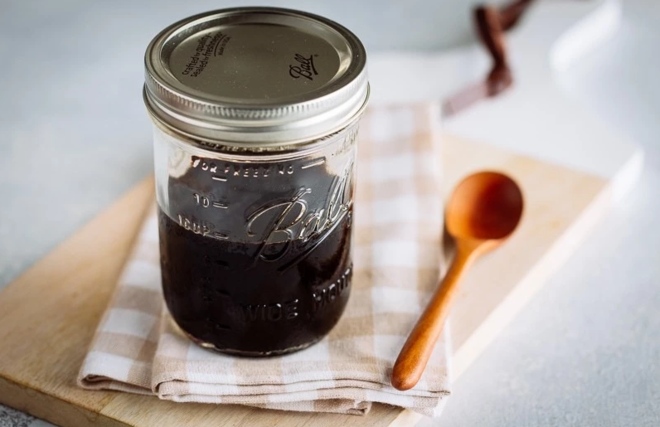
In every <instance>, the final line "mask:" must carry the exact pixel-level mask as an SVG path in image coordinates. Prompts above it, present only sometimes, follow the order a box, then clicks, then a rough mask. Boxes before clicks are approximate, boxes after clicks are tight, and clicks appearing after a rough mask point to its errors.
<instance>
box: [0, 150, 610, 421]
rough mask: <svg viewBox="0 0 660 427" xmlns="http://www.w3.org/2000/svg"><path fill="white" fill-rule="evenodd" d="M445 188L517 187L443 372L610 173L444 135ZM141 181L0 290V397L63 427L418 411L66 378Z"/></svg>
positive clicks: (108, 277) (114, 273)
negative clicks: (509, 227)
mask: <svg viewBox="0 0 660 427" xmlns="http://www.w3.org/2000/svg"><path fill="white" fill-rule="evenodd" d="M444 152H445V155H444V158H443V161H444V170H445V184H446V190H447V191H448V190H450V189H451V188H452V187H453V186H454V185H455V184H456V182H457V181H458V180H459V179H460V178H461V177H462V176H465V175H466V174H468V173H470V172H472V171H475V170H480V169H485V168H487V169H495V170H500V171H504V172H506V173H509V174H510V175H512V176H513V177H514V178H515V179H516V180H517V181H518V182H519V183H520V184H521V186H522V188H523V191H524V194H525V197H526V210H525V216H524V219H523V222H522V224H521V227H520V229H519V230H518V231H517V232H516V234H515V235H514V237H513V238H512V239H511V240H510V241H509V242H507V243H506V244H505V245H504V246H502V247H501V248H500V249H498V250H497V251H495V252H493V253H492V254H490V255H488V256H487V257H485V258H484V259H482V260H480V261H479V262H478V264H477V265H476V266H475V267H474V269H473V270H472V271H471V272H470V273H469V276H468V278H467V280H466V281H465V283H464V284H463V286H462V289H461V291H460V294H459V297H458V298H457V303H456V306H455V308H454V312H453V315H452V317H451V325H452V337H453V345H454V349H455V351H454V357H453V375H454V377H458V376H460V375H461V374H462V373H463V372H464V371H465V369H466V368H467V367H468V366H469V365H470V364H471V363H472V362H473V361H474V359H475V358H476V357H478V356H479V354H481V352H482V351H483V350H484V349H485V348H486V346H487V345H488V344H489V343H490V342H491V341H492V340H493V339H494V338H495V336H496V335H497V333H498V332H499V331H501V330H502V329H503V328H504V326H505V325H506V324H507V323H508V322H509V321H510V320H511V319H512V318H513V317H514V316H515V315H516V313H517V312H518V311H519V310H520V309H521V308H522V307H523V306H524V305H525V304H526V303H527V301H529V299H530V298H531V297H532V296H533V295H534V293H535V292H536V291H537V290H538V289H539V288H540V287H541V285H542V284H543V282H544V280H545V279H546V278H547V277H548V276H549V275H550V274H551V273H552V272H553V271H554V270H555V269H557V268H558V267H559V266H560V265H561V263H562V261H563V260H565V259H566V258H567V257H568V256H570V254H571V253H572V252H573V251H574V250H575V248H576V247H577V244H578V243H579V241H580V240H581V238H582V237H583V236H584V235H585V234H586V233H587V231H588V230H589V229H590V228H591V226H592V225H594V224H595V223H596V221H597V219H598V218H599V217H600V216H601V215H602V214H603V213H604V212H605V211H606V210H607V208H608V207H609V206H610V205H611V204H612V194H613V191H612V189H613V187H614V186H615V184H616V182H615V179H612V180H609V181H608V180H606V179H604V178H600V177H596V176H592V175H588V174H584V173H581V172H577V171H574V170H570V169H566V168H563V167H559V166H555V165H551V164H547V163H543V162H540V161H538V160H533V159H531V158H527V157H522V156H519V155H515V154H512V153H510V152H506V151H503V150H502V149H498V148H494V147H492V146H486V145H480V144H475V143H469V142H466V141H462V140H459V139H456V138H452V137H445V140H444ZM152 193H153V182H152V181H151V180H150V179H148V180H145V181H144V182H142V183H141V184H139V185H137V186H136V187H135V188H134V189H133V190H131V191H130V192H129V193H128V194H126V195H125V196H124V197H122V198H121V199H120V200H118V201H117V202H116V203H114V204H113V205H112V206H111V207H110V208H108V209H107V210H106V211H105V212H103V213H102V214H101V215H99V216H98V217H97V218H95V219H94V220H92V221H91V222H90V223H89V224H87V225H86V226H85V227H83V228H82V229H81V230H80V231H79V232H78V233H77V234H75V235H74V236H73V237H71V238H70V239H69V240H67V241H66V242H64V243H63V244H62V245H60V246H59V247H57V248H56V249H55V250H54V251H53V252H51V253H50V254H49V255H47V256H46V257H45V258H44V259H43V260H41V261H40V262H39V263H38V264H36V265H35V266H34V267H32V268H31V269H30V270H29V271H28V272H26V273H25V274H24V275H23V276H21V277H20V278H19V279H18V280H16V281H15V282H14V283H12V284H11V285H9V286H8V287H7V288H5V289H4V290H3V291H2V292H0V319H1V320H2V322H0V343H2V344H1V345H0V402H2V403H4V404H6V405H9V406H12V407H14V408H17V409H20V410H23V411H26V412H29V413H31V414H33V415H35V416H37V417H40V418H44V419H46V420H48V421H51V422H53V423H55V424H58V425H61V426H65V427H85V426H91V425H95V426H98V425H100V426H138V427H181V426H184V425H190V426H196V427H205V426H214V427H215V426H250V427H253V426H262V425H263V426H266V425H269V426H273V425H287V426H288V425H295V426H308V425H322V426H326V425H327V426H336V425H343V426H363V425H364V426H367V425H368V426H393V425H410V424H413V423H414V422H416V421H417V420H419V418H420V416H418V415H417V414H414V413H411V412H409V411H402V410H400V409H397V408H395V407H391V406H386V405H381V404H378V405H374V407H373V409H372V411H371V412H370V413H369V414H368V415H367V416H364V417H359V416H349V415H331V414H309V413H285V412H277V411H269V410H258V409H251V408H247V407H241V406H219V405H206V404H181V403H172V402H165V401H160V400H158V399H157V398H155V397H147V396H136V395H130V394H125V393H117V392H103V391H99V392H95V391H85V390H81V389H79V388H77V387H76V385H75V379H76V375H77V372H78V369H79V367H80V365H81V362H82V360H83V357H84V354H85V351H86V348H87V345H88V344H89V342H90V340H91V339H92V336H93V333H94V330H95V328H96V325H97V323H98V321H99V318H100V316H101V314H102V313H103V311H104V309H105V307H106V304H107V302H108V299H109V297H110V294H111V292H112V290H113V286H114V284H115V282H116V280H117V277H118V275H119V273H120V271H121V269H122V265H123V264H124V262H125V260H126V257H127V255H128V252H129V249H130V247H131V244H132V242H133V239H134V237H135V235H136V232H137V230H138V227H139V225H140V222H141V219H142V217H143V215H144V212H145V208H146V207H147V206H148V205H149V203H150V202H151V200H152Z"/></svg>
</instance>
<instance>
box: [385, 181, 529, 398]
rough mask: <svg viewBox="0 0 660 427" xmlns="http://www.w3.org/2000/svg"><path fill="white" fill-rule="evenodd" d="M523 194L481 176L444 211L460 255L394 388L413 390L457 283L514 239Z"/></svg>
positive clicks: (399, 365) (395, 373)
mask: <svg viewBox="0 0 660 427" xmlns="http://www.w3.org/2000/svg"><path fill="white" fill-rule="evenodd" d="M523 205H524V203H523V194H522V191H521V190H520V187H519V186H518V184H516V182H515V181H514V180H513V179H511V178H509V177H508V176H506V175H504V174H501V173H498V172H479V173H475V174H473V175H470V176H468V177H467V178H465V179H464V180H463V181H461V182H460V183H459V184H458V186H457V187H456V189H455V190H454V193H453V194H452V196H451V198H450V200H449V203H448V204H447V209H446V213H445V223H446V226H447V232H448V233H449V234H450V235H451V236H452V237H453V238H454V240H455V242H456V256H455V258H454V260H453V262H452V264H451V267H450V268H449V270H448V271H447V274H446V275H445V277H444V279H443V280H442V283H441V284H440V286H438V289H436V291H435V293H434V294H433V297H432V298H431V301H430V302H429V304H428V306H427V307H426V309H425V310H424V313H422V316H421V317H420V318H419V320H418V321H417V324H416V325H415V327H414V328H413V330H412V332H411V333H410V335H409V336H408V339H407V340H406V343H405V344H404V345H403V348H402V349H401V353H399V357H398V358H397V360H396V362H395V363H394V368H393V369H392V385H393V386H394V387H395V388H396V389H398V390H409V389H411V388H413V387H414V386H415V385H416V384H417V382H418V381H419V379H420V378H421V377H422V373H423V372H424V368H426V364H427V363H428V360H429V358H430V357H431V353H433V349H434V348H435V343H436V342H437V340H438V338H439V337H440V334H441V333H442V329H443V327H444V324H445V320H446V319H447V316H448V315H449V311H450V308H451V304H452V302H453V299H454V296H455V294H456V290H457V289H458V283H459V282H460V280H461V278H462V276H463V274H464V272H465V271H466V270H467V268H468V267H469V266H470V265H471V264H472V262H473V261H474V259H476V258H477V257H478V256H479V255H481V254H483V253H484V252H486V251H489V250H491V249H493V248H495V247H497V246H498V245H500V244H501V243H502V242H504V241H505V240H506V238H507V237H509V236H510V235H511V234H512V233H513V231H514V230H515V229H516V227H518V223H519V222H520V219H521V218H522V213H523Z"/></svg>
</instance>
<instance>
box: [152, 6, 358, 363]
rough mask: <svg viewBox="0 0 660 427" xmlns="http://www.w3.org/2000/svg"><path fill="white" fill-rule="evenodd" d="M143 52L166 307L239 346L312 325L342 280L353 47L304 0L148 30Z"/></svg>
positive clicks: (299, 340) (318, 323) (263, 349)
mask: <svg viewBox="0 0 660 427" xmlns="http://www.w3.org/2000/svg"><path fill="white" fill-rule="evenodd" d="M145 67H146V73H145V74H146V77H145V80H146V83H145V86H144V99H145V103H146V106H147V109H148V111H149V113H150V115H151V118H152V119H153V122H154V127H153V129H154V159H155V178H156V195H157V203H158V215H159V234H160V257H161V270H162V284H163V293H164V297H165V302H166V305H167V307H168V310H169V312H170V314H171V317H172V319H173V320H174V322H175V323H176V324H177V325H178V327H179V328H180V329H181V330H182V331H183V332H184V333H185V334H187V335H188V336H189V337H190V338H191V339H192V340H194V341H195V342H197V343H199V344H201V345H202V346H204V347H208V348H212V349H215V350H218V351H221V352H226V353H232V354H239V355H252V356H268V355H276V354H282V353H287V352H291V351H295V350H298V349H302V348H304V347H306V346H309V345H310V344H312V343H314V342H316V341H318V340H320V339H321V338H322V337H323V336H324V335H326V334H327V333H328V332H329V331H330V330H331V329H332V327H333V326H334V325H335V324H336V323H337V321H338V320H339V318H340V316H341V314H342V312H343V310H344V307H345V306H346V303H347V301H348V297H349V294H350V290H351V276H352V271H353V265H352V261H351V236H352V229H353V224H352V218H353V209H354V206H353V193H354V188H355V168H356V163H355V160H356V136H357V132H358V121H359V119H360V116H361V115H362V113H363V111H364V109H365V106H366V103H367V99H368V97H369V86H368V82H367V74H366V54H365V50H364V47H363V46H362V44H361V43H360V41H359V40H358V39H357V37H356V36H355V35H354V34H353V33H351V32H350V31H349V30H347V29H346V28H344V27H342V26H341V25H339V24H337V23H335V22H333V21H330V20H328V19H325V18H322V17H320V16H316V15H312V14H309V13H304V12H299V11H293V10H286V9H276V8H264V7H259V8H235V9H224V10H218V11H213V12H208V13H204V14H201V15H196V16H193V17H190V18H188V19H184V20H182V21H179V22H177V23H175V24H173V25H171V26H170V27H168V28H166V29H165V30H163V31H162V32H161V33H160V34H158V35H157V36H156V38H154V40H153V41H152V42H151V44H150V45H149V47H148V48H147V52H146V55H145Z"/></svg>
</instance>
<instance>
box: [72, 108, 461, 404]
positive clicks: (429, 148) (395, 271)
mask: <svg viewBox="0 0 660 427" xmlns="http://www.w3.org/2000/svg"><path fill="white" fill-rule="evenodd" d="M438 117H439V112H438V109H437V107H436V106H435V105H426V104H425V105H407V106H391V107H379V108H377V109H376V108H372V109H371V110H370V111H369V112H368V113H367V114H366V116H365V117H364V118H363V120H362V122H361V126H360V127H361V129H360V137H359V138H360V142H359V149H358V153H359V154H358V180H357V186H358V188H357V192H356V199H357V200H356V201H355V233H356V234H355V243H354V244H355V246H354V276H353V283H352V285H351V286H352V290H351V297H350V301H349V303H348V306H347V308H346V311H345V313H344V315H343V317H342V319H341V320H340V322H339V323H338V325H337V326H336V327H335V328H334V329H333V330H332V332H331V333H330V334H329V335H328V336H327V337H326V338H324V339H323V340H322V341H320V342H319V343H318V344H315V345H313V346H311V347H310V348H308V349H305V350H302V351H299V352H297V353H294V354H290V355H286V356H282V357H274V358H267V359H249V358H237V357H230V356H225V355H222V354H218V353H216V352H212V351H209V350H206V349H203V348H201V347H199V346H197V345H195V344H193V343H192V342H190V341H189V340H188V339H187V338H185V337H184V336H182V334H181V333H180V332H179V331H178V330H177V328H176V326H174V324H173V321H172V320H171V319H170V317H169V314H168V313H167V310H166V309H164V307H163V303H162V296H161V282H160V270H159V260H158V233H157V221H156V216H155V214H154V213H152V214H151V215H150V216H149V218H148V219H147V221H146V223H145V225H144V227H143V230H142V231H141V234H140V236H139V238H138V239H137V243H136V244H135V248H134V249H133V253H132V255H131V257H130V259H129V261H128V262H127V265H126V267H125V270H124V272H123V274H122V276H121V279H120V281H119V283H118V286H117V289H116V291H115V294H114V296H113V299H112V301H111V303H110V305H109V307H108V309H107V311H106V313H105V315H104V317H103V319H102V321H101V323H100V324H99V326H98V329H97V332H96V336H95V337H94V340H93V342H92V344H91V346H90V349H89V353H88V354H87V357H86V359H85V361H84V363H83V366H82V368H81V370H80V375H79V378H78V382H79V384H80V385H81V386H82V387H85V388H89V389H111V390H121V391H126V392H133V393H141V394H155V395H157V396H158V397H160V398H161V399H168V400H173V401H177V402H207V403H234V404H242V405H250V406H256V407H264V408H272V409H281V410H292V411H318V412H338V413H348V414H364V413H366V412H368V411H369V408H370V406H371V403H372V402H382V403H388V404H392V405H396V406H400V407H403V408H408V409H411V410H413V411H417V412H421V413H423V414H425V415H431V416H437V415H439V413H440V411H441V409H442V406H443V403H444V401H445V400H446V396H447V395H448V394H449V375H448V374H449V368H448V357H449V354H450V350H449V343H448V342H447V339H446V336H447V334H446V333H445V334H443V337H442V339H441V340H440V341H439V342H438V344H437V346H436V349H435V351H434V353H433V356H432V358H431V360H430V362H429V364H428V367H427V369H426V371H425V373H424V375H423V377H422V379H421V381H420V382H419V384H418V385H417V386H416V387H415V388H414V389H412V390H409V391H406V392H400V391H397V390H395V389H394V388H393V387H392V386H391V385H390V374H391V371H392V365H393V362H394V360H395V359H396V357H397V355H398V352H399V350H400V349H401V347H402V345H403V343H404V341H405V339H406V336H407V334H408V333H409V332H410V330H411V328H412V326H413V324H414V323H415V321H416V319H417V317H418V316H419V314H420V313H421V311H422V309H423V307H424V305H425V304H426V302H427V301H428V299H429V295H430V292H431V291H432V289H433V288H434V287H435V286H436V284H437V281H438V277H439V262H440V261H439V260H440V249H441V245H440V238H441V234H442V206H441V200H442V198H441V194H440V185H439V182H440V180H439V176H440V171H439V170H438V163H439V162H438V156H439V151H438V150H439V141H438V140H437V139H438V131H437V129H436V121H437V120H438Z"/></svg>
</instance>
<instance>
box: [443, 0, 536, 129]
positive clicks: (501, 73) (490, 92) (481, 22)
mask: <svg viewBox="0 0 660 427" xmlns="http://www.w3.org/2000/svg"><path fill="white" fill-rule="evenodd" d="M533 1H534V0H518V1H515V2H513V3H511V4H509V5H507V6H505V7H503V8H501V9H497V8H495V7H494V6H488V5H481V6H477V7H476V8H475V10H474V20H475V24H476V27H477V33H478V34H479V39H480V40H481V42H482V44H483V45H484V46H485V47H486V49H488V52H489V53H490V55H491V57H492V58H493V66H492V68H491V70H490V72H489V73H488V76H487V77H486V79H485V81H483V82H480V83H477V84H474V85H472V86H469V87H467V88H465V89H463V90H461V91H460V92H458V93H457V94H455V95H453V96H451V97H450V98H449V99H447V100H446V101H445V103H444V104H443V106H442V112H443V116H451V115H453V114H456V113H457V112H459V111H461V110H463V109H465V108H467V107H469V106H470V105H472V104H474V103H475V102H477V101H479V100H481V99H484V98H488V97H493V96H497V95H498V94H500V93H502V92H503V91H504V90H506V89H507V88H509V87H510V86H511V85H512V84H513V75H512V73H511V68H510V67H509V64H508V61H507V49H506V44H505V37H504V33H505V31H507V30H509V29H510V28H513V27H514V26H515V25H516V23H518V21H519V19H520V17H521V16H522V14H523V12H525V10H527V7H528V6H529V5H530V4H531V3H532V2H533Z"/></svg>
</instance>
